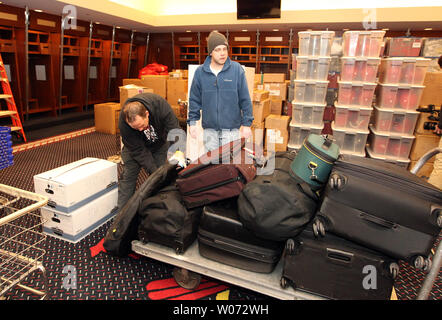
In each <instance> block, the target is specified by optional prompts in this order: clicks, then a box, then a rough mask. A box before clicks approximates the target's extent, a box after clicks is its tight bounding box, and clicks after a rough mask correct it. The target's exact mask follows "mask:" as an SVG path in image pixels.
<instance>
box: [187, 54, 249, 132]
mask: <svg viewBox="0 0 442 320" xmlns="http://www.w3.org/2000/svg"><path fill="white" fill-rule="evenodd" d="M211 59H212V58H211V57H210V56H209V57H207V58H206V60H205V61H204V64H203V65H201V66H199V67H198V68H197V70H196V71H195V75H194V77H193V81H192V86H191V88H190V97H189V116H188V119H187V123H188V124H190V125H194V124H195V121H198V120H199V119H200V110H202V113H201V114H202V117H203V118H202V127H203V128H204V129H206V128H210V129H215V130H222V129H238V128H239V127H240V126H246V127H250V126H251V125H252V121H253V109H252V101H251V99H250V94H249V89H248V86H247V81H246V77H245V72H244V69H243V68H242V67H241V65H240V64H239V63H238V62H235V61H231V60H230V58H227V60H226V62H225V63H224V66H223V69H222V70H221V71H220V72H219V73H218V76H215V75H214V74H213V72H212V71H211V70H210V62H211Z"/></svg>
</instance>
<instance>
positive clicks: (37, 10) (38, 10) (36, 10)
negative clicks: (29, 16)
mask: <svg viewBox="0 0 442 320" xmlns="http://www.w3.org/2000/svg"><path fill="white" fill-rule="evenodd" d="M34 11H35V12H43V10H40V9H35V10H34Z"/></svg>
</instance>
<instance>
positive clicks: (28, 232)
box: [0, 184, 48, 300]
mask: <svg viewBox="0 0 442 320" xmlns="http://www.w3.org/2000/svg"><path fill="white" fill-rule="evenodd" d="M47 202H48V198H47V197H45V196H41V195H38V194H35V193H32V192H29V191H24V190H21V189H17V188H14V187H10V186H7V185H4V184H0V300H1V299H5V294H6V293H7V292H8V291H9V290H10V289H12V288H13V287H15V286H18V287H20V288H21V289H24V290H27V291H30V292H31V293H33V294H35V295H38V296H40V299H41V300H43V299H44V298H45V297H46V295H47V293H46V292H44V291H42V290H39V289H35V288H31V287H29V286H26V285H23V284H21V282H22V281H23V280H25V279H26V278H27V277H28V276H29V275H30V274H31V273H33V272H35V271H40V272H41V274H42V278H43V287H44V290H46V289H47V288H48V286H47V278H46V271H45V268H44V267H43V264H42V260H43V256H44V255H45V253H46V252H45V250H44V249H43V248H42V243H43V242H44V240H45V239H46V236H45V235H44V234H43V233H42V232H41V225H42V224H43V221H42V220H41V217H40V215H39V214H38V213H36V212H35V211H36V210H37V209H38V208H40V207H42V206H44V205H45V204H46V203H47Z"/></svg>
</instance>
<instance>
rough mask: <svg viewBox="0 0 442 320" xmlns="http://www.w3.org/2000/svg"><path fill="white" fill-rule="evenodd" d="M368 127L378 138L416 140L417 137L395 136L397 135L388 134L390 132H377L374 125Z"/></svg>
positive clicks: (407, 135)
mask: <svg viewBox="0 0 442 320" xmlns="http://www.w3.org/2000/svg"><path fill="white" fill-rule="evenodd" d="M368 127H369V129H370V131H371V132H372V133H374V134H375V135H377V136H383V137H389V138H392V139H414V138H415V136H413V135H409V134H395V133H388V132H379V131H376V129H375V128H374V127H373V125H372V124H370V125H369V126H368Z"/></svg>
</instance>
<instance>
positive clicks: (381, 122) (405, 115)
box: [374, 107, 419, 135]
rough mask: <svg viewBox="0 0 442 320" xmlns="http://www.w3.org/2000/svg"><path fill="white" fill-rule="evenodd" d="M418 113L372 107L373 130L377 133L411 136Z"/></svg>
mask: <svg viewBox="0 0 442 320" xmlns="http://www.w3.org/2000/svg"><path fill="white" fill-rule="evenodd" d="M418 117H419V112H418V111H405V110H404V111H402V110H397V109H381V108H378V107H374V129H375V130H376V131H377V132H384V133H394V134H405V135H413V133H414V128H415V127H416V123H417V119H418Z"/></svg>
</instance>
